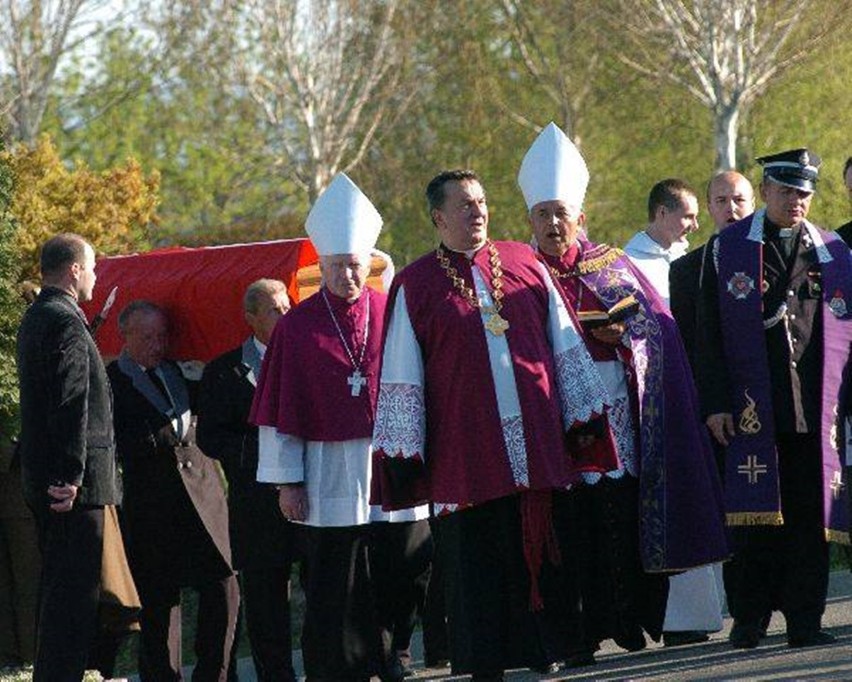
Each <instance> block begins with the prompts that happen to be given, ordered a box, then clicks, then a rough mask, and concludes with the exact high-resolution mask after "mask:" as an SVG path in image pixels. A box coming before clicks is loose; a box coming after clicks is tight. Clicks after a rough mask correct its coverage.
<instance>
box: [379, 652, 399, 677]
mask: <svg viewBox="0 0 852 682" xmlns="http://www.w3.org/2000/svg"><path fill="white" fill-rule="evenodd" d="M379 679H380V680H381V681H382V682H402V681H403V680H404V679H405V672H404V671H403V668H402V663H401V662H400V660H399V659H398V658H397V657H396V656H394V657H393V658H391V659H390V660H389V661H386V662H385V664H384V665H383V666H382V669H381V670H380V671H379Z"/></svg>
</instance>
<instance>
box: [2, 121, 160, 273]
mask: <svg viewBox="0 0 852 682" xmlns="http://www.w3.org/2000/svg"><path fill="white" fill-rule="evenodd" d="M0 160H2V162H3V163H5V164H8V166H9V167H10V168H11V171H12V173H13V174H14V177H15V178H16V188H15V191H14V193H13V194H12V195H11V212H12V214H13V215H14V216H15V219H16V221H17V224H18V230H17V231H16V233H15V235H14V239H13V240H12V243H13V248H14V252H15V255H16V257H17V258H18V260H19V261H20V265H21V269H22V276H23V277H25V278H28V279H36V278H37V277H38V251H39V248H40V247H41V245H42V244H43V243H44V242H45V241H46V240H47V239H48V238H49V237H51V236H53V235H54V234H57V233H59V232H76V233H77V234H80V235H82V236H83V237H85V238H86V239H88V240H89V241H90V242H91V243H92V245H93V246H94V247H95V250H96V251H97V252H100V253H109V254H114V253H127V252H130V251H134V250H138V249H140V248H144V247H145V246H146V245H147V244H148V241H147V239H148V228H149V225H150V224H151V223H153V222H154V221H156V214H155V209H156V207H157V202H158V200H159V199H158V195H157V189H158V185H159V174H158V173H157V172H156V171H155V172H153V173H151V174H150V175H148V176H146V175H145V174H144V173H143V172H142V169H141V167H140V165H139V163H138V162H136V161H134V160H133V159H128V160H127V161H126V162H125V163H124V164H123V165H118V166H113V167H112V168H109V169H107V170H103V171H93V170H91V169H90V168H89V167H88V166H87V165H86V164H85V163H82V162H80V163H77V164H76V165H75V166H74V167H73V168H71V169H69V168H68V167H66V166H65V165H64V164H63V162H62V159H60V157H59V154H58V153H57V150H56V148H55V147H54V146H53V143H52V142H51V140H50V138H49V137H48V136H47V135H42V136H41V137H40V138H39V140H38V142H37V144H36V145H35V147H33V148H30V147H28V146H26V145H18V146H16V147H15V148H13V149H12V150H11V151H8V152H3V153H2V154H0Z"/></svg>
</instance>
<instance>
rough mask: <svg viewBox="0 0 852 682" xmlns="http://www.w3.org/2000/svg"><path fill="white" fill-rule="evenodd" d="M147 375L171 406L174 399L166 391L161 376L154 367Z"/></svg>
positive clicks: (148, 370)
mask: <svg viewBox="0 0 852 682" xmlns="http://www.w3.org/2000/svg"><path fill="white" fill-rule="evenodd" d="M145 374H147V375H148V378H149V379H150V380H151V383H152V384H154V386H156V387H157V390H158V391H159V392H160V393H161V394H162V395H163V397H164V398H165V399H166V402H167V403H168V404H169V405H171V404H172V399H171V397H170V396H169V392H168V391H167V390H166V385H165V384H164V383H163V380H162V379H161V378H160V375H159V374H157V370H156V368H154V367H151V368H150V369H146V370H145Z"/></svg>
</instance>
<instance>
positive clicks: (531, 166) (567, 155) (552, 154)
mask: <svg viewBox="0 0 852 682" xmlns="http://www.w3.org/2000/svg"><path fill="white" fill-rule="evenodd" d="M518 184H519V185H520V186H521V192H523V194H524V200H525V201H526V202H527V210H532V207H533V206H535V205H536V204H538V203H541V202H542V201H556V200H559V201H564V202H565V204H566V205H568V206H573V207H575V208H578V209H579V208H582V207H583V199H584V198H585V196H586V187H587V186H588V184H589V169H588V168H587V167H586V162H585V161H584V160H583V157H582V155H581V154H580V151H579V150H578V149H577V147H575V146H574V143H573V142H571V140H570V139H568V136H567V135H566V134H565V133H563V132H562V130H561V129H560V128H559V126H557V125H556V124H555V123H552V122H551V123H550V124H548V126H547V127H546V128H545V129H544V130H542V131H541V133H540V134H539V136H538V137H537V138H536V139H535V142H533V143H532V146H531V147H530V148H529V150H528V151H527V153H526V156H524V160H523V162H521V170H520V172H519V173H518Z"/></svg>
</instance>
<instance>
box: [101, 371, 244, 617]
mask: <svg viewBox="0 0 852 682" xmlns="http://www.w3.org/2000/svg"><path fill="white" fill-rule="evenodd" d="M107 372H108V374H109V377H110V380H111V381H112V386H113V392H114V394H115V434H116V439H117V442H118V456H119V458H120V460H121V462H122V466H123V469H124V505H123V512H124V514H123V518H122V524H123V525H122V531H124V532H126V534H125V545H126V548H127V554H128V559H129V561H130V568H131V570H132V571H133V578H134V579H135V580H136V585H137V587H138V588H139V594H140V597H141V598H142V603H143V605H144V604H145V603H156V602H158V601H160V600H161V599H162V598H163V597H164V596H166V594H167V592H168V591H169V590H171V589H172V588H173V587H174V586H175V585H177V586H179V587H184V586H190V585H198V584H201V583H204V582H209V581H214V580H221V579H222V578H224V577H226V576H228V575H229V574H230V573H231V565H230V562H231V551H230V545H229V541H228V509H227V504H226V502H225V491H224V488H223V485H222V480H221V477H220V475H219V472H218V470H217V469H216V466H215V464H214V462H213V461H212V460H211V459H209V458H208V457H206V456H205V455H204V453H202V451H201V450H200V449H199V448H198V446H196V445H195V442H194V438H195V434H194V431H193V430H192V429H190V432H189V433H188V434H187V436H186V438H184V439H183V440H179V439H178V436H177V434H176V433H175V430H174V428H173V427H172V423H171V420H170V419H169V418H168V417H167V416H166V415H164V414H162V413H161V412H160V411H159V410H157V408H155V407H154V406H153V404H151V402H150V401H149V400H148V399H147V398H146V397H145V396H144V395H142V394H141V393H140V392H139V391H137V390H136V388H135V387H134V386H133V382H132V380H131V378H130V377H128V376H127V375H126V374H124V372H122V371H121V370H120V369H119V367H118V363H117V362H113V363H111V364H110V366H109V367H108V368H107Z"/></svg>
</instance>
